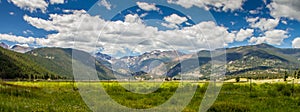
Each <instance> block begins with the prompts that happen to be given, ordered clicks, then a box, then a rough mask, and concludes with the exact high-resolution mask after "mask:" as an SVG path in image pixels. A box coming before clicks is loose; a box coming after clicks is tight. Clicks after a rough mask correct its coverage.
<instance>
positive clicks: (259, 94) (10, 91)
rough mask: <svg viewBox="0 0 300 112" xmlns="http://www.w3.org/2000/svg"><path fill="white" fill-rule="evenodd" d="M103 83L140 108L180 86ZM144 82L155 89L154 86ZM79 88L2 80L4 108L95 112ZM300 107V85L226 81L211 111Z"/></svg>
mask: <svg viewBox="0 0 300 112" xmlns="http://www.w3.org/2000/svg"><path fill="white" fill-rule="evenodd" d="M85 83H86V85H88V86H96V85H98V86H99V85H100V83H99V82H94V83H88V82H85ZM136 84H137V85H141V84H139V83H136ZM102 85H103V86H104V87H105V90H106V92H107V93H108V94H109V95H110V96H111V98H112V99H114V100H115V101H116V102H118V103H120V104H122V105H124V106H127V107H130V108H136V109H147V108H151V107H155V106H157V105H160V104H162V103H164V102H165V101H167V100H168V99H169V98H170V97H171V96H172V95H173V93H174V92H175V91H176V89H177V87H178V83H176V82H167V83H164V84H162V86H161V87H160V88H159V89H158V90H156V91H154V92H153V93H150V94H137V93H132V92H131V91H128V90H126V89H124V88H123V87H122V86H120V85H119V84H118V83H116V82H104V83H102ZM133 85H134V84H133ZM142 85H144V86H146V87H148V88H151V85H147V84H142ZM197 85H198V88H197V90H196V93H195V94H194V97H193V99H192V100H191V102H190V103H189V104H188V106H187V107H186V108H185V109H184V111H186V112H196V111H198V109H199V105H200V104H201V100H202V98H203V96H204V93H205V91H206V89H207V84H205V83H201V84H197ZM139 90H140V91H143V89H139ZM78 91H79V90H78V88H76V87H74V84H73V83H72V82H5V83H4V82H1V85H0V100H1V103H0V111H4V112H11V111H18V112H19V111H50V112H53V111H58V112H60V111H70V112H74V111H77V112H78V111H79V112H80V111H91V110H90V109H89V107H88V106H87V105H86V104H85V102H84V101H83V100H82V98H81V96H80V94H79V92H78ZM175 103H176V102H175ZM96 105H97V104H96ZM166 108H168V107H166ZM299 110H300V85H297V84H295V85H294V86H293V85H291V84H285V83H276V84H268V83H265V84H252V88H251V91H250V86H249V83H225V84H224V85H223V87H222V90H221V92H220V94H219V96H218V98H217V101H216V102H215V103H214V104H213V106H212V107H211V108H210V109H209V110H208V111H209V112H229V111H233V112H247V111H251V112H252V111H253V112H262V111H264V112H298V111H299Z"/></svg>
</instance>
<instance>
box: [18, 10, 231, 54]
mask: <svg viewBox="0 0 300 112" xmlns="http://www.w3.org/2000/svg"><path fill="white" fill-rule="evenodd" d="M64 12H70V13H68V14H50V15H49V16H50V17H49V19H41V18H36V17H30V16H27V15H25V16H24V20H25V21H27V22H28V23H29V24H31V25H32V26H34V27H36V28H39V29H44V30H47V31H56V32H58V33H54V34H50V35H47V38H42V39H37V40H35V42H36V43H37V44H39V45H42V46H47V47H64V48H70V47H74V46H73V45H74V44H75V45H77V47H76V49H80V50H84V51H87V52H93V50H95V46H98V47H101V48H103V53H106V54H111V55H115V54H120V53H124V54H126V52H128V49H130V50H133V52H138V53H144V52H149V51H153V50H156V49H158V50H162V51H163V50H170V49H171V47H172V48H174V49H176V50H183V51H190V52H193V51H197V50H202V49H215V48H222V47H224V46H227V45H228V44H229V43H232V42H233V41H234V39H235V34H234V33H230V32H228V28H226V27H222V26H218V25H217V24H215V23H214V22H212V21H207V22H201V23H199V24H196V25H194V26H191V27H184V28H182V29H175V30H167V31H159V30H158V28H157V27H152V26H146V25H145V24H143V23H142V22H141V20H140V18H139V17H138V15H137V14H135V15H132V14H129V15H126V17H125V21H124V22H122V21H106V20H104V19H102V18H100V17H99V16H91V15H89V14H87V13H86V12H85V11H81V10H79V11H78V10H76V11H71V10H65V11H64ZM137 21H138V22H137ZM178 23H181V22H178ZM74 40H75V42H74ZM145 41H148V43H149V42H151V43H152V44H144V43H145ZM166 43H167V44H166Z"/></svg>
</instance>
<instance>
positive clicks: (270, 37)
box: [249, 30, 288, 45]
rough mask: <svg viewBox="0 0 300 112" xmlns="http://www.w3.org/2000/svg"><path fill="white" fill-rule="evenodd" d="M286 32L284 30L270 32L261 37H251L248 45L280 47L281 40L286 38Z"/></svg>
mask: <svg viewBox="0 0 300 112" xmlns="http://www.w3.org/2000/svg"><path fill="white" fill-rule="evenodd" d="M287 34H288V32H287V31H284V30H270V31H266V32H265V33H264V36H261V37H252V38H251V39H250V40H249V42H250V43H256V44H261V43H268V44H273V45H281V44H282V42H283V40H284V39H286V38H288V35H287Z"/></svg>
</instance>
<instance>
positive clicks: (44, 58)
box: [26, 48, 114, 79]
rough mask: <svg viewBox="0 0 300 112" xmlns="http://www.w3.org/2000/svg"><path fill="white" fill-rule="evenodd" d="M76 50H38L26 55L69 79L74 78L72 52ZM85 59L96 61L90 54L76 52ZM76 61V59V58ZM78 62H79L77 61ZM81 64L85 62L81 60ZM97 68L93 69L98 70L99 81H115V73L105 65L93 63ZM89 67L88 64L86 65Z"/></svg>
mask: <svg viewBox="0 0 300 112" xmlns="http://www.w3.org/2000/svg"><path fill="white" fill-rule="evenodd" d="M73 50H74V49H65V48H38V49H34V50H32V51H29V52H27V53H26V54H28V55H31V56H32V57H33V58H31V59H32V61H34V62H36V63H37V64H38V65H39V66H41V67H44V68H46V69H48V70H49V71H52V72H53V73H55V74H59V75H61V76H64V77H67V78H69V79H72V78H73V68H72V59H73V58H72V52H73ZM75 51H76V52H79V53H80V54H82V55H86V56H85V57H90V58H91V60H92V61H93V60H95V58H94V57H92V56H91V55H90V54H89V53H86V52H83V51H79V50H75ZM74 59H75V58H74ZM77 61H78V60H77ZM79 61H80V63H82V64H84V63H85V62H83V61H81V60H79ZM92 63H95V67H94V68H92V67H90V68H91V69H96V71H97V73H98V77H99V79H113V78H114V76H113V72H112V71H111V70H110V69H109V68H108V67H106V66H104V65H103V64H101V63H100V62H98V61H93V62H92ZM85 65H88V64H85Z"/></svg>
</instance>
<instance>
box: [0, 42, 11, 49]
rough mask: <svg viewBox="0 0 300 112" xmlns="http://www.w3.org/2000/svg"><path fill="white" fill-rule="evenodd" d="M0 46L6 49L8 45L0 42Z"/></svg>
mask: <svg viewBox="0 0 300 112" xmlns="http://www.w3.org/2000/svg"><path fill="white" fill-rule="evenodd" d="M0 47H3V48H4V49H8V48H9V46H8V45H7V44H5V43H3V42H1V43H0Z"/></svg>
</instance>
